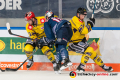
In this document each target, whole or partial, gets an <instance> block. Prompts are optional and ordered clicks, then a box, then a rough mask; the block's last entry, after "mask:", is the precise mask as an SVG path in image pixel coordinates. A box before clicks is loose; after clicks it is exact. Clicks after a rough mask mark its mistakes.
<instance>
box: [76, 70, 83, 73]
mask: <svg viewBox="0 0 120 80" xmlns="http://www.w3.org/2000/svg"><path fill="white" fill-rule="evenodd" d="M75 72H76V73H83V72H85V71H83V70H76V71H75Z"/></svg>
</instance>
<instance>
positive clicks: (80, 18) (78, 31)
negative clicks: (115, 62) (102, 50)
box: [68, 7, 113, 72]
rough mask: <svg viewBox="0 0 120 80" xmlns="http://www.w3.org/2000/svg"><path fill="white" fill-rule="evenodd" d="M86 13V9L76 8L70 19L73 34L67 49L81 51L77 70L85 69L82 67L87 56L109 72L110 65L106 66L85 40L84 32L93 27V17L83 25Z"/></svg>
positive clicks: (110, 69) (86, 60)
mask: <svg viewBox="0 0 120 80" xmlns="http://www.w3.org/2000/svg"><path fill="white" fill-rule="evenodd" d="M86 15H87V11H86V9H85V8H82V7H80V8H78V9H77V14H76V16H74V17H73V18H72V19H71V20H70V23H71V27H72V31H73V36H72V38H71V41H70V42H72V43H70V44H69V46H68V50H71V51H75V52H78V53H82V54H83V55H82V58H81V62H80V65H79V66H78V67H77V70H76V71H77V72H78V71H80V72H83V71H85V70H84V69H83V67H84V66H85V64H86V63H87V62H88V60H89V58H91V59H92V60H93V61H94V62H95V63H96V64H97V65H99V66H100V67H101V68H102V69H104V70H105V71H108V72H111V71H113V69H112V67H110V66H106V65H105V64H104V63H103V61H102V60H101V58H100V57H99V56H98V55H97V54H96V52H95V51H94V49H93V48H92V47H90V46H89V45H88V43H87V41H86V37H85V34H88V33H89V32H90V31H91V30H92V27H94V24H95V19H94V18H89V20H88V21H87V25H86V26H85V22H84V18H85V16H86Z"/></svg>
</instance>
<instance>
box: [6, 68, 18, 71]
mask: <svg viewBox="0 0 120 80" xmlns="http://www.w3.org/2000/svg"><path fill="white" fill-rule="evenodd" d="M6 71H17V69H11V68H6Z"/></svg>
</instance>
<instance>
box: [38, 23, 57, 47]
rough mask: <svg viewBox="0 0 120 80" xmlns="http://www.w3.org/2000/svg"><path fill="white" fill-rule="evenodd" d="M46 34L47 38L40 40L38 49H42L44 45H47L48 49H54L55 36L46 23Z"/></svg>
mask: <svg viewBox="0 0 120 80" xmlns="http://www.w3.org/2000/svg"><path fill="white" fill-rule="evenodd" d="M44 32H45V34H46V37H43V38H41V39H40V40H38V41H37V42H38V44H39V45H38V48H40V49H41V48H42V47H43V46H44V45H47V46H48V47H50V48H51V47H52V45H53V44H54V40H55V37H54V34H53V32H52V30H51V29H50V26H49V25H48V23H47V22H45V23H44Z"/></svg>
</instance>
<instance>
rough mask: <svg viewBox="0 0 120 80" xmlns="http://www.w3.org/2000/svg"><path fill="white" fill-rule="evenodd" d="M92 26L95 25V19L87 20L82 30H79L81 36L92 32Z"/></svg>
mask: <svg viewBox="0 0 120 80" xmlns="http://www.w3.org/2000/svg"><path fill="white" fill-rule="evenodd" d="M84 25H85V23H84ZM94 25H95V19H94V18H89V20H88V21H87V25H86V26H84V27H83V29H81V34H88V33H89V32H90V31H91V30H92V27H94Z"/></svg>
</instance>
